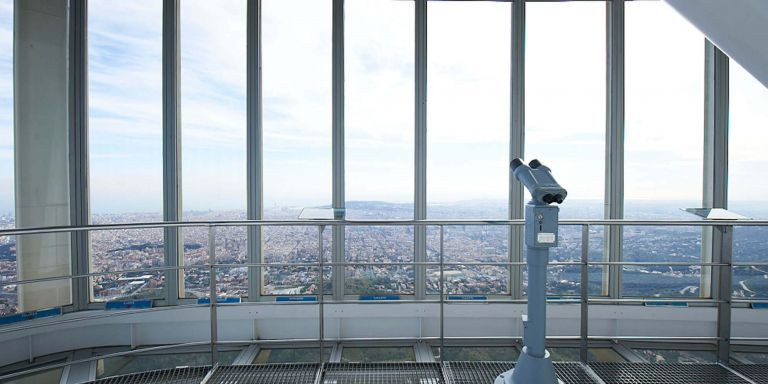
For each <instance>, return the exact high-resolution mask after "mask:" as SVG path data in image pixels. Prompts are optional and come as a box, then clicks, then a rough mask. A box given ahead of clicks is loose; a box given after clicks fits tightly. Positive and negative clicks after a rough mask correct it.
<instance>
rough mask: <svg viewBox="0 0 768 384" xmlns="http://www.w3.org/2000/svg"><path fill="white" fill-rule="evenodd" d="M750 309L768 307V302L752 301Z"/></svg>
mask: <svg viewBox="0 0 768 384" xmlns="http://www.w3.org/2000/svg"><path fill="white" fill-rule="evenodd" d="M752 309H768V303H752Z"/></svg>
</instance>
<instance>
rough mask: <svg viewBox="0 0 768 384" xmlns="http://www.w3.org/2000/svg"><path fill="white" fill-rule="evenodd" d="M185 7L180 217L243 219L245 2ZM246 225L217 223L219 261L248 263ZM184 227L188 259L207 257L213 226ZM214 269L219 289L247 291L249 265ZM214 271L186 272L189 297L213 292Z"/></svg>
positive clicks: (190, 2) (198, 1) (192, 2)
mask: <svg viewBox="0 0 768 384" xmlns="http://www.w3.org/2000/svg"><path fill="white" fill-rule="evenodd" d="M180 12H181V17H180V20H181V115H182V118H181V122H182V135H181V138H182V143H181V148H182V159H183V161H182V183H183V186H182V194H183V199H182V201H183V202H184V209H183V214H182V217H183V219H184V220H242V219H245V218H246V216H245V212H246V197H247V195H246V188H245V187H246V163H247V161H246V144H245V143H246V121H245V120H246V41H245V39H246V1H245V0H227V1H218V2H211V1H205V0H185V1H182V2H181V11H180ZM245 231H246V229H245V228H231V227H227V228H219V229H218V231H217V233H216V243H217V244H216V260H217V262H218V263H228V262H235V263H243V262H245V261H246V256H245V255H246V251H247V249H246V245H245V242H246V232H245ZM182 232H183V234H184V264H185V265H195V264H198V265H201V264H205V263H207V262H208V230H207V228H203V227H199V228H184V229H183V230H182ZM225 259H227V260H228V261H224V260H225ZM216 274H217V278H216V281H217V292H220V293H221V294H222V295H229V296H247V293H248V290H247V286H248V279H247V276H248V273H247V268H236V269H229V268H221V269H218V270H217V271H216ZM208 275H209V272H208V270H207V269H194V270H186V271H185V274H184V276H185V293H184V295H186V296H187V297H199V296H201V295H202V296H208V295H209V292H210V291H209V289H210V288H209V287H208V281H209V276H208ZM243 288H245V290H243Z"/></svg>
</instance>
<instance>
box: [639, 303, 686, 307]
mask: <svg viewBox="0 0 768 384" xmlns="http://www.w3.org/2000/svg"><path fill="white" fill-rule="evenodd" d="M645 306H646V307H681V308H687V307H688V303H686V302H684V301H648V302H646V303H645Z"/></svg>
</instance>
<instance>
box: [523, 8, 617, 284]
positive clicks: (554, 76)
mask: <svg viewBox="0 0 768 384" xmlns="http://www.w3.org/2000/svg"><path fill="white" fill-rule="evenodd" d="M525 12H526V15H525V18H526V19H525V28H526V31H525V39H526V41H525V61H526V63H525V154H526V157H527V159H526V160H531V159H534V158H537V159H540V160H541V161H542V162H543V163H544V164H545V165H547V166H548V167H550V168H551V169H552V171H553V172H554V175H555V177H556V178H557V181H558V182H560V184H562V185H563V186H564V187H565V188H566V189H567V190H568V198H567V200H566V202H565V204H564V205H563V206H562V207H561V210H560V217H561V218H590V219H600V218H602V217H603V205H604V204H603V195H604V190H605V187H604V179H605V166H604V164H605V154H604V153H605V4H604V3H601V2H591V1H588V2H553V3H529V4H527V5H526V11H525ZM564 30H567V31H568V33H562V31H564ZM526 193H527V192H526ZM526 196H527V195H526ZM602 233H603V231H602V228H593V232H592V233H591V234H590V258H591V259H593V260H600V259H602V254H603V253H602V247H601V246H602ZM558 242H559V246H558V247H557V248H555V249H553V250H552V252H551V253H552V260H556V261H564V262H570V261H580V260H581V227H578V226H561V227H560V233H559V239H558ZM526 273H527V271H526ZM526 281H527V279H526ZM601 282H602V269H601V268H599V267H597V268H592V270H591V271H590V291H591V292H592V293H599V292H600V291H601ZM580 286H581V268H580V267H579V266H564V265H558V266H550V267H549V276H548V282H547V288H548V292H549V294H553V295H573V294H578V293H579V291H580Z"/></svg>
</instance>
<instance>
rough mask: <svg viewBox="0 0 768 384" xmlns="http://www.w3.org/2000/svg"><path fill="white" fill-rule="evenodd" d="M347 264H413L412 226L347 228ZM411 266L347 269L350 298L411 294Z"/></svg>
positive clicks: (353, 267) (366, 266) (368, 266)
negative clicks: (355, 296)
mask: <svg viewBox="0 0 768 384" xmlns="http://www.w3.org/2000/svg"><path fill="white" fill-rule="evenodd" d="M345 248H346V255H347V261H349V262H353V263H411V262H413V252H414V244H413V227H394V226H379V227H368V226H366V227H363V226H354V227H347V228H346V247H345ZM413 273H414V271H413V266H412V265H411V266H403V265H393V266H384V265H364V266H350V267H347V268H346V277H345V284H346V293H347V294H349V295H392V294H407V295H408V294H413V293H414V281H413V279H414V275H413Z"/></svg>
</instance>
